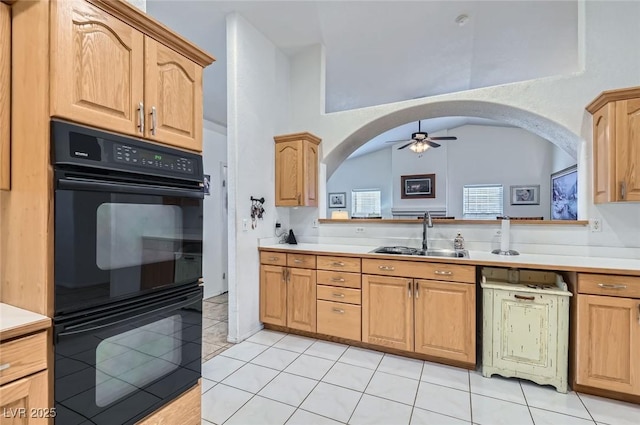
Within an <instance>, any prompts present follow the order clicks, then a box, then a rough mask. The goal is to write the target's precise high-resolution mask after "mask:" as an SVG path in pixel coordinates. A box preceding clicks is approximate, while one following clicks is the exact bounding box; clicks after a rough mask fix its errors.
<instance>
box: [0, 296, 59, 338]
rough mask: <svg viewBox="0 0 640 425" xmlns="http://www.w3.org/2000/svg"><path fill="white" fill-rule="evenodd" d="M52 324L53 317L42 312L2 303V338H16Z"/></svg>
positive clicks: (0, 305)
mask: <svg viewBox="0 0 640 425" xmlns="http://www.w3.org/2000/svg"><path fill="white" fill-rule="evenodd" d="M50 326H51V319H49V318H48V317H47V316H43V315H42V314H38V313H33V312H31V311H27V310H23V309H21V308H17V307H14V306H12V305H9V304H4V303H0V340H5V339H9V338H14V337H17V336H21V335H25V334H28V333H32V332H36V331H39V330H43V329H47V328H49V327H50Z"/></svg>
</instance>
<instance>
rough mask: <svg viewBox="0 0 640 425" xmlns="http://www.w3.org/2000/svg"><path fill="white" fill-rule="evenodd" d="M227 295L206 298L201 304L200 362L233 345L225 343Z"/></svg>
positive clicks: (227, 327) (227, 332)
mask: <svg viewBox="0 0 640 425" xmlns="http://www.w3.org/2000/svg"><path fill="white" fill-rule="evenodd" d="M228 301H229V300H228V293H227V292H225V293H224V294H222V295H218V296H217V297H212V298H207V299H206V300H204V302H203V303H202V361H203V362H204V361H207V360H209V359H210V358H212V357H213V356H215V355H216V354H220V353H221V352H223V351H224V350H226V349H227V348H229V347H231V346H232V345H233V344H229V343H228V342H227V335H228V334H229V322H228V320H229V309H228Z"/></svg>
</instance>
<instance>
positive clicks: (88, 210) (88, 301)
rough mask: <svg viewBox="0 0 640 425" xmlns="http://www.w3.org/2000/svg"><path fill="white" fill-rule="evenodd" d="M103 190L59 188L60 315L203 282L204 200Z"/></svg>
mask: <svg viewBox="0 0 640 425" xmlns="http://www.w3.org/2000/svg"><path fill="white" fill-rule="evenodd" d="M106 186H107V187H106V188H103V187H102V186H101V185H99V184H97V185H92V186H90V187H89V189H90V190H86V189H87V188H85V187H83V188H82V190H78V189H75V190H67V189H64V190H61V189H59V190H56V202H55V286H56V287H55V303H56V304H55V311H56V315H60V314H65V313H69V312H73V311H78V310H82V309H86V308H90V307H92V306H98V305H104V304H108V303H110V302H115V301H118V300H121V299H124V298H129V297H134V296H139V295H143V294H146V293H149V292H152V291H154V290H156V289H159V288H167V287H171V286H179V285H182V284H188V283H193V282H197V281H198V279H199V278H200V277H201V276H202V199H201V198H199V197H195V196H186V195H185V194H184V193H182V192H180V191H178V190H174V191H171V192H167V191H161V190H157V189H154V188H147V189H145V190H139V191H137V192H135V193H128V192H127V191H126V190H122V187H120V188H119V189H118V190H119V191H118V192H114V191H113V190H114V189H113V188H112V187H111V186H112V185H106ZM124 187H125V188H126V186H124ZM174 192H175V194H174ZM191 195H192V194H191Z"/></svg>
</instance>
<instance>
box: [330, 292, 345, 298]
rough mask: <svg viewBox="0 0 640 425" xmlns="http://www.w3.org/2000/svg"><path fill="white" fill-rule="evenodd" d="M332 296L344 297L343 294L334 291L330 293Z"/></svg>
mask: <svg viewBox="0 0 640 425" xmlns="http://www.w3.org/2000/svg"><path fill="white" fill-rule="evenodd" d="M331 295H332V296H334V297H336V298H344V294H340V293H338V292H334V293H332V294H331Z"/></svg>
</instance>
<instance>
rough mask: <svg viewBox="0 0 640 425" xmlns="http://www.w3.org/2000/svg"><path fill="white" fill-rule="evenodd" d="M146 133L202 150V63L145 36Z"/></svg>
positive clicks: (168, 142) (198, 150)
mask: <svg viewBox="0 0 640 425" xmlns="http://www.w3.org/2000/svg"><path fill="white" fill-rule="evenodd" d="M144 91H145V108H146V114H147V115H146V122H147V129H146V137H148V138H149V139H151V140H157V141H158V142H162V143H166V144H170V145H174V146H177V147H180V148H184V149H190V150H193V151H197V152H201V151H202V67H201V66H200V65H198V64H196V63H194V62H192V61H190V60H189V59H187V58H185V57H184V56H182V55H180V54H179V53H176V52H175V51H173V50H171V49H169V48H168V47H166V46H163V45H162V44H160V43H158V42H157V41H155V40H153V39H152V38H149V37H146V38H145V84H144Z"/></svg>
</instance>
